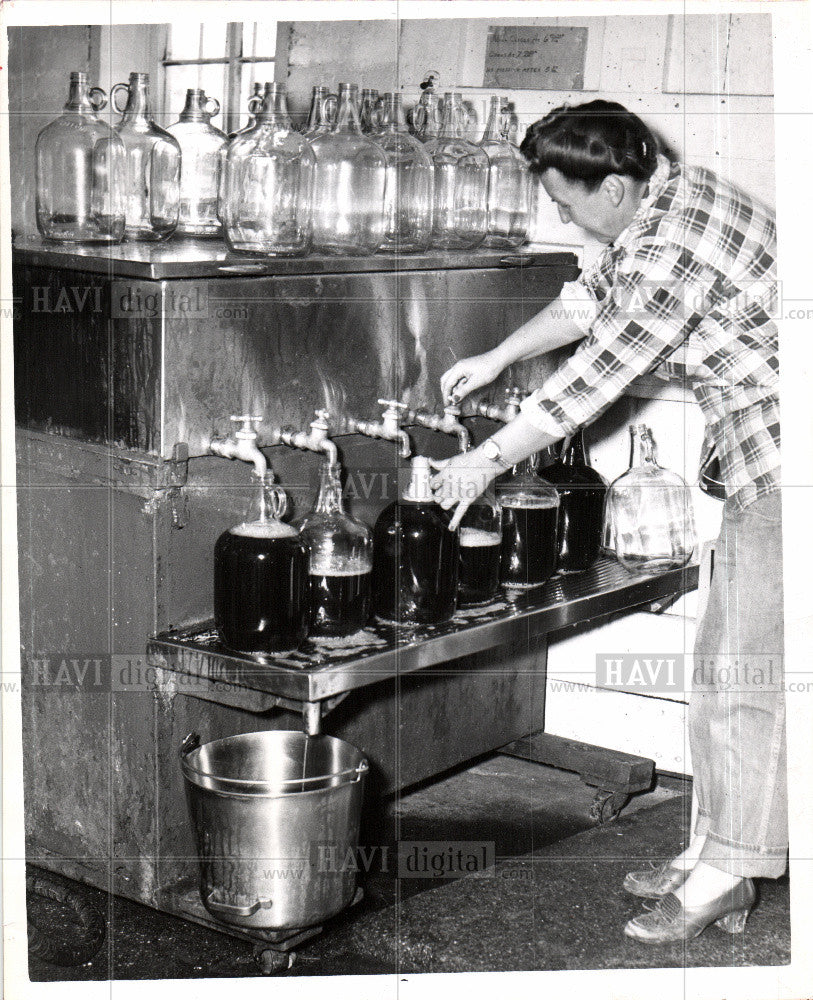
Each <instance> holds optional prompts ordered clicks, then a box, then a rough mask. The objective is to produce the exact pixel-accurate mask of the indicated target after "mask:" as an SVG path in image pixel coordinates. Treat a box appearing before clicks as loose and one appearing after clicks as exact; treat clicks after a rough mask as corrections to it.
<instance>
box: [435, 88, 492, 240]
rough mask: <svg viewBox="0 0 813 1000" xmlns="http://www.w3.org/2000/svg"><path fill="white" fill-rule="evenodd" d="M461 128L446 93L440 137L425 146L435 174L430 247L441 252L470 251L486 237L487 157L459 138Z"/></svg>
mask: <svg viewBox="0 0 813 1000" xmlns="http://www.w3.org/2000/svg"><path fill="white" fill-rule="evenodd" d="M461 128H462V125H461V120H460V113H459V109H458V106H457V104H456V102H455V100H454V98H453V95H452V94H450V93H447V94H446V95H445V96H444V98H443V124H442V126H441V130H440V135H439V136H438V137H437V138H436V139H429V140H428V142H427V143H426V151H427V152H428V153H429V155H430V156H431V157H432V161H433V164H434V174H435V187H434V198H433V210H432V245H433V246H435V247H438V248H440V249H442V250H473V249H475V247H478V246H480V244H481V243H482V242H483V240H484V239H485V236H486V226H487V223H488V157H487V156H486V154H485V153H484V152H483V150H482V149H480V148H479V147H478V146H475V145H474V143H471V142H469V141H468V140H467V139H463V138H462V137H461Z"/></svg>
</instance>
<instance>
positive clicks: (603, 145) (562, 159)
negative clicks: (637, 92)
mask: <svg viewBox="0 0 813 1000" xmlns="http://www.w3.org/2000/svg"><path fill="white" fill-rule="evenodd" d="M519 148H520V152H521V153H522V155H523V156H524V157H525V159H526V160H528V162H529V163H530V165H531V172H532V173H535V174H541V173H544V172H545V171H546V170H548V169H550V168H555V169H556V170H558V171H559V172H560V173H561V174H562V175H563V176H564V177H565V179H566V180H569V181H581V182H582V184H584V186H585V187H586V188H587V189H588V191H595V190H596V188H597V187H598V186H599V185H600V184H601V182H602V181H603V180H604V178H605V177H607V176H608V175H609V174H621V175H623V176H625V177H632V178H633V179H634V180H637V181H647V180H649V178H650V177H651V176H652V175H653V174H654V173H655V167H656V166H657V163H658V141H657V139H656V138H655V136H654V135H653V134H652V132H651V131H650V130H649V129H648V128H647V126H646V125H644V123H643V122H642V121H641V119H640V118H639V117H638V116H637V115H634V114H633V113H632V112H631V111H627V109H626V108H625V107H624V106H623V105H621V104H617V103H616V102H615V101H599V100H597V101H588V102H587V103H586V104H578V105H576V106H575V107H568V105H566V104H565V105H562V107H560V108H554V110H553V111H551V112H550V114H547V115H545V117H544V118H543V119H542V120H541V121H538V122H534V124H533V125H531V126H530V127H529V128H528V131H527V132H526V133H525V138H524V139H523V140H522V145H521V146H520V147H519Z"/></svg>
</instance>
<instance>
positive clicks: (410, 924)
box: [29, 755, 790, 981]
mask: <svg viewBox="0 0 813 1000" xmlns="http://www.w3.org/2000/svg"><path fill="white" fill-rule="evenodd" d="M592 795H593V790H592V789H589V788H587V787H586V786H584V785H583V784H582V783H581V781H580V780H579V779H578V777H577V776H576V775H573V774H568V773H566V772H563V771H557V770H554V769H553V768H548V767H543V766H541V765H539V764H533V763H530V762H528V761H523V760H518V759H515V758H511V757H503V756H499V755H497V756H494V757H490V758H488V759H486V760H483V761H481V762H479V763H477V764H475V765H473V766H470V767H468V768H466V769H464V770H461V771H458V772H456V773H455V774H453V775H450V776H447V777H445V778H444V779H442V780H440V781H436V782H434V783H432V784H428V785H426V786H424V787H422V788H420V789H417V790H414V791H412V792H411V793H410V794H408V795H406V796H404V797H402V798H401V799H400V800H397V801H393V802H392V803H391V806H390V809H389V812H388V815H387V817H386V822H385V823H383V824H382V825H381V827H380V829H378V830H377V831H375V832H374V833H372V835H371V834H370V831H369V830H368V837H367V842H368V843H376V844H377V845H378V846H379V847H386V848H388V849H389V855H388V861H387V863H385V865H383V866H382V865H380V864H379V865H378V866H377V869H376V870H373V871H371V872H370V873H369V874H367V875H365V876H364V878H363V885H364V890H365V895H364V899H363V900H362V901H361V902H360V903H358V904H357V905H355V906H353V907H352V908H351V909H349V910H347V911H345V912H344V913H342V914H340V915H339V916H338V917H336V918H334V919H333V920H332V921H330V922H329V924H328V925H327V926H326V927H325V928H324V930H323V932H322V933H321V934H320V935H319V936H318V937H315V938H312V939H311V940H309V941H307V942H305V943H303V944H302V945H301V946H300V947H299V948H298V949H297V954H296V961H295V962H294V964H293V966H292V967H291V968H290V969H289V970H287V971H283V972H281V973H279V974H280V975H284V976H325V975H360V974H382V973H386V974H395V973H400V974H403V973H408V972H462V971H508V970H545V969H604V968H638V967H641V968H644V967H659V968H664V967H683V966H734V965H782V964H787V963H788V962H789V961H790V923H789V914H788V897H789V891H788V882H787V879H786V878H785V879H782V880H779V881H778V882H770V881H763V882H762V883H761V884H760V901H759V904H758V906H757V908H756V909H755V911H754V913H753V914H752V916H751V918H750V920H749V922H748V926H747V929H746V932H745V934H744V935H742V936H741V937H739V938H733V937H730V936H729V935H727V934H725V933H724V932H722V931H720V930H718V929H717V928H714V927H712V928H709V929H708V930H707V931H705V932H704V933H703V934H702V935H701V936H700V937H699V938H697V939H696V940H695V941H693V942H691V943H689V944H687V945H669V946H662V947H655V948H653V947H651V946H646V945H642V944H638V943H636V942H634V941H630V940H629V939H627V938H625V937H624V936H623V934H622V933H621V930H622V927H623V925H624V923H625V922H626V920H628V919H629V918H630V917H631V916H633V915H635V914H636V913H638V912H640V910H641V901H640V900H636V899H635V898H634V897H632V896H629V895H627V894H626V893H625V892H623V890H622V889H621V881H622V879H623V875H624V873H625V872H626V871H628V870H630V868H635V867H638V866H639V865H640V863H641V862H642V861H644V862H645V861H648V860H650V859H651V860H659V859H663V858H665V857H669V856H672V855H674V854H675V853H676V852H677V851H678V850H680V847H681V843H682V840H683V836H684V832H685V826H686V819H687V813H688V808H689V799H688V787H687V786H686V785H685V784H684V783H683V782H680V781H677V780H675V779H668V778H667V779H661V780H660V782H659V785H658V787H657V788H656V789H655V791H653V792H650V793H647V794H645V795H639V796H636V797H635V798H634V799H633V800H632V801H631V802H630V803H629V805H628V806H627V807H626V808H625V809H624V811H623V813H622V814H621V816H620V818H619V819H618V820H616V821H615V822H614V823H610V824H607V825H606V826H603V827H595V826H594V824H593V823H592V821H591V820H590V818H589V808H590V803H591V800H592ZM396 841H400V842H403V841H444V842H448V841H478V842H481V841H484V842H487V843H490V842H493V843H494V845H495V851H496V864H495V865H493V866H492V867H490V868H488V869H487V870H486V871H485V872H483V873H482V874H481V873H477V874H468V875H466V876H464V877H459V878H456V879H446V878H444V879H441V880H438V879H434V878H419V877H403V878H399V877H396V872H395V871H394V868H395V867H396V866H395V865H394V863H393V862H392V859H393V858H394V857H395V847H396ZM380 856H381V855H380V853H379V857H380ZM86 891H87V894H88V896H89V897H90V898H92V899H93V900H94V901H95V903H96V905H97V907H98V908H99V909H100V910H101V911H102V912H104V913H105V915H106V918H107V927H108V934H107V940H106V942H105V945H104V947H103V949H102V951H101V952H100V953H99V954H98V955H97V956H96V958H95V959H94V960H93V961H92V962H90V963H88V964H87V965H84V966H81V967H79V968H73V969H66V968H57V967H55V966H53V965H49V964H47V963H45V962H42V961H40V960H37V959H35V958H31V959H30V962H29V973H30V977H31V979H32V980H34V981H58V980H108V979H163V978H166V979H171V978H200V977H234V976H258V975H260V974H261V972H260V969H259V967H258V965H257V962H256V960H255V959H254V956H253V951H254V949H253V946H252V944H251V943H250V942H248V941H245V940H241V939H239V938H234V937H231V936H229V935H225V934H221V933H219V932H217V931H214V930H210V929H208V928H205V927H201V926H198V925H196V924H191V923H187V922H185V921H181V920H178V919H175V918H173V917H170V916H167V915H165V914H161V913H158V912H157V911H154V910H151V909H148V908H146V907H143V906H139V905H137V904H135V903H130V902H128V901H125V900H121V899H113V898H111V897H108V896H106V895H105V894H104V893H102V892H101V891H99V890H96V889H90V888H87V890H86ZM40 919H41V920H42V919H43V914H42V913H40ZM44 919H46V920H50V922H51V925H52V926H53V928H54V933H58V927H59V921H60V919H61V915H60V914H59V912H58V911H57V910H56V909H55V908H53V909H52V911H51V912H50V914H45V915H44Z"/></svg>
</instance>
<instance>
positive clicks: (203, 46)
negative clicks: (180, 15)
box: [168, 21, 226, 59]
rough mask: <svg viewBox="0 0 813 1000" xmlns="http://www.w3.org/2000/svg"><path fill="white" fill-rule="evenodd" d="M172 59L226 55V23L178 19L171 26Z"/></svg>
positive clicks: (170, 46)
mask: <svg viewBox="0 0 813 1000" xmlns="http://www.w3.org/2000/svg"><path fill="white" fill-rule="evenodd" d="M168 48H169V52H168V56H169V58H170V59H218V58H222V57H223V56H225V55H226V25H225V24H223V22H222V21H221V22H218V21H214V22H211V23H203V24H201V23H200V22H197V21H192V22H191V23H190V22H189V21H177V22H175V23H174V24H172V23H171V24H170V26H169V46H168Z"/></svg>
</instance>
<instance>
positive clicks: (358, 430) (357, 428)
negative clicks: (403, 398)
mask: <svg viewBox="0 0 813 1000" xmlns="http://www.w3.org/2000/svg"><path fill="white" fill-rule="evenodd" d="M378 405H379V406H383V407H385V409H384V412H383V413H382V414H381V420H356V418H355V417H348V418H347V427H348V430H349V431H350V433H351V434H364V435H365V437H372V438H381V439H383V440H384V441H396V442H397V443H398V454H399V456H400V457H401V458H409V456H410V454H411V453H412V442H411V441H410V440H409V435H408V434H407V432H406V431H404V430H402V429H401V420H402V419H403V415H404V414H405V413H406V412H407V411H408V409H409V408H408V407H407V405H406V403H399V402H398V401H397V400H396V399H379V401H378Z"/></svg>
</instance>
